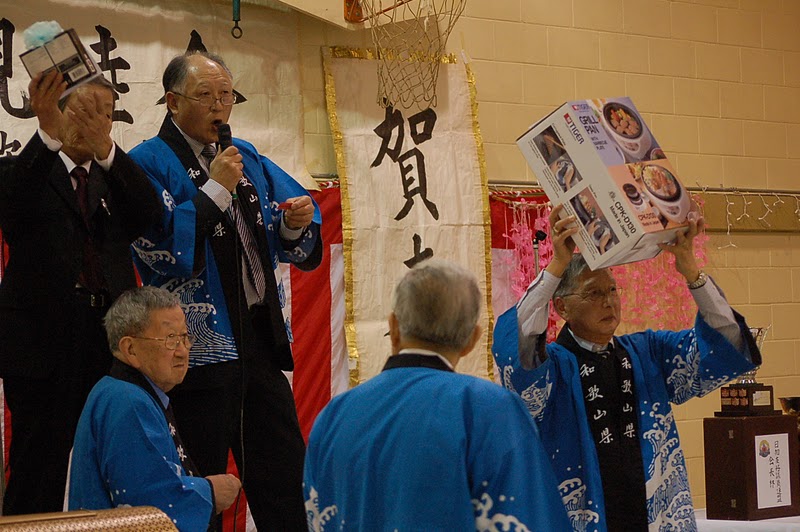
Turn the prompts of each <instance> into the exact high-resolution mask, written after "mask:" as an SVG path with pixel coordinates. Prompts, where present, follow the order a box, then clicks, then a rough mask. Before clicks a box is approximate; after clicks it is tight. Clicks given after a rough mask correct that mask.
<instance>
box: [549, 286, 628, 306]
mask: <svg viewBox="0 0 800 532" xmlns="http://www.w3.org/2000/svg"><path fill="white" fill-rule="evenodd" d="M621 292H622V288H619V287H616V286H612V287H611V288H609V289H608V290H600V289H599V288H596V289H594V290H589V291H588V292H573V293H571V294H564V296H563V297H567V296H578V297H580V298H581V299H583V300H584V301H588V302H589V303H600V302H601V301H605V300H606V298H608V299H611V300H613V299H617V298H619V296H620V293H621Z"/></svg>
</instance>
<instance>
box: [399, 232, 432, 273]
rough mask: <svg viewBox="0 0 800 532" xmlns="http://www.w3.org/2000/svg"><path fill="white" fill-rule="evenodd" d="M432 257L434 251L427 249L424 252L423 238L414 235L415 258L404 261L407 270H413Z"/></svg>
mask: <svg viewBox="0 0 800 532" xmlns="http://www.w3.org/2000/svg"><path fill="white" fill-rule="evenodd" d="M431 257H433V250H432V249H431V248H425V250H424V251H423V250H422V237H421V236H419V235H418V234H417V233H414V256H413V257H411V258H410V259H408V260H404V261H403V264H405V265H406V267H407V268H409V269H411V268H413V267H414V266H416V265H417V264H419V263H420V262H422V261H423V260H427V259H429V258H431Z"/></svg>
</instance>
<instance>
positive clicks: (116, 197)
mask: <svg viewBox="0 0 800 532" xmlns="http://www.w3.org/2000/svg"><path fill="white" fill-rule="evenodd" d="M88 187H89V191H88V194H89V210H90V213H91V218H92V225H93V229H92V230H93V237H94V239H95V242H96V245H97V247H98V252H99V255H100V262H101V265H102V269H103V275H104V277H105V281H106V285H107V287H108V290H109V292H110V295H111V298H112V300H113V299H114V298H116V297H117V296H118V295H119V294H120V293H121V292H122V291H124V290H126V289H128V288H131V287H134V286H135V285H136V277H135V274H134V269H133V263H132V260H131V251H130V243H131V242H133V241H134V240H135V239H136V238H138V237H139V236H140V235H141V234H142V233H143V232H144V231H145V230H146V229H147V228H148V227H150V226H151V225H152V224H155V223H157V222H158V221H159V219H160V216H161V202H160V201H159V200H158V197H157V195H156V193H155V190H154V189H153V187H152V186H151V185H150V181H149V180H148V178H147V176H146V175H145V174H144V172H142V170H141V169H140V168H139V167H138V166H137V165H136V164H135V163H134V162H133V161H132V160H131V159H130V157H128V155H127V154H126V153H125V152H123V151H122V149H120V148H119V146H117V148H116V154H115V156H114V163H113V165H112V166H111V169H110V170H109V171H108V172H105V171H103V169H102V168H101V167H100V166H99V165H98V164H97V163H95V162H93V163H92V165H91V169H90V172H89V185H88ZM0 229H2V231H3V237H4V238H5V239H6V241H7V243H8V246H9V262H8V267H7V268H6V270H5V273H4V277H3V280H2V283H0V377H6V376H12V375H13V376H26V377H44V376H46V375H47V374H49V373H50V372H51V371H52V370H53V369H54V367H55V363H56V361H58V360H60V359H62V357H65V356H69V355H70V353H72V352H73V351H74V350H75V349H76V347H78V346H73V345H64V344H65V343H67V344H69V343H71V342H65V341H64V338H63V335H65V334H66V331H63V330H62V328H61V327H62V323H63V322H65V321H67V320H65V319H64V316H65V313H68V312H70V308H72V307H71V303H72V301H73V294H74V291H75V286H76V283H77V281H78V275H79V274H80V270H81V267H82V260H83V250H84V242H85V240H86V238H87V237H88V236H89V229H88V228H87V227H86V224H85V223H84V221H83V218H82V217H81V213H80V209H79V207H78V200H77V194H76V193H75V190H74V189H73V187H72V183H71V180H70V177H69V175H68V174H67V170H66V167H65V166H64V163H63V161H62V160H61V158H60V157H59V155H58V152H54V151H51V150H49V149H48V148H47V146H45V144H44V142H43V141H42V140H41V138H40V137H39V135H38V134H34V136H33V138H31V140H30V141H29V142H28V144H27V145H26V146H25V148H24V149H23V150H22V152H21V153H20V154H19V156H18V157H6V158H2V159H0Z"/></svg>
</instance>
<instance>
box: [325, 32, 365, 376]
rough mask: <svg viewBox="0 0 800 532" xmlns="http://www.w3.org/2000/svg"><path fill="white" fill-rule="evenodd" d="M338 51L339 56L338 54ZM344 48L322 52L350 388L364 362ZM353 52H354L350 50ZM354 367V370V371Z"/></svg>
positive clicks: (332, 48) (328, 49)
mask: <svg viewBox="0 0 800 532" xmlns="http://www.w3.org/2000/svg"><path fill="white" fill-rule="evenodd" d="M336 50H339V52H336ZM342 50H345V48H342V47H331V48H323V49H322V67H323V70H324V73H325V103H326V104H327V108H328V122H329V123H330V126H331V135H332V136H333V149H334V152H335V153H336V171H337V172H338V173H339V188H340V189H341V198H342V199H341V203H342V255H343V258H344V335H345V341H346V342H347V351H348V356H349V360H350V365H351V368H350V387H351V388H352V387H354V386H357V385H359V384H360V383H361V360H360V358H359V356H358V345H357V344H356V318H355V309H354V297H355V295H354V294H353V290H354V286H355V285H354V282H353V213H352V211H351V209H350V183H349V182H348V179H347V161H346V159H345V151H344V139H343V137H342V129H341V126H340V125H339V115H338V114H337V113H336V83H335V82H334V79H333V73H332V72H331V66H330V61H331V59H332V58H340V57H354V56H349V55H338V54H340V53H341V51H342ZM351 50H352V49H351ZM353 366H354V367H353Z"/></svg>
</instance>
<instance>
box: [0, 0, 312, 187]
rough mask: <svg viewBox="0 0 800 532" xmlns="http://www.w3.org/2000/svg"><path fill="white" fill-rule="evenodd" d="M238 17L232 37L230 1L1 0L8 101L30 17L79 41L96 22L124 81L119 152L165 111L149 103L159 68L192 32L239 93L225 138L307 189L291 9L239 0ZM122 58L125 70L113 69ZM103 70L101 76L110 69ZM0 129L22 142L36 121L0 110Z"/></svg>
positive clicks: (19, 82)
mask: <svg viewBox="0 0 800 532" xmlns="http://www.w3.org/2000/svg"><path fill="white" fill-rule="evenodd" d="M243 17H244V20H243V22H242V24H241V26H242V27H243V28H244V35H243V37H242V38H241V39H239V40H236V39H234V38H233V37H232V36H231V34H230V29H231V27H232V22H231V5H230V3H223V4H214V3H212V2H210V1H208V0H191V1H189V0H174V1H170V2H160V3H155V2H133V1H127V0H122V1H110V0H81V1H78V0H73V1H71V2H70V1H68V0H55V1H53V0H21V1H16V2H5V3H4V5H3V8H2V11H0V18H2V19H4V20H5V23H4V31H3V33H2V34H0V40H2V41H3V45H4V47H3V48H2V50H3V52H5V51H7V50H8V48H7V46H8V44H9V42H11V44H12V45H13V46H12V52H11V54H6V53H4V54H3V57H2V60H3V65H4V73H5V76H6V77H7V80H8V100H9V102H8V103H9V105H10V106H11V107H13V108H16V109H19V108H22V107H23V101H22V92H27V86H28V82H29V81H30V78H29V77H28V74H27V72H26V71H25V68H24V67H23V66H22V62H21V61H20V60H19V54H21V53H22V52H24V51H25V49H24V42H23V38H22V33H23V31H24V30H25V29H26V28H28V26H30V25H31V24H33V23H34V22H37V21H40V20H55V21H57V22H59V24H61V26H62V27H63V28H65V29H67V28H74V29H75V30H76V32H77V33H78V35H79V36H80V37H81V40H82V41H83V43H84V45H85V46H87V48H88V47H89V46H90V45H96V44H98V43H99V42H100V41H101V39H100V36H99V33H100V31H102V30H100V29H98V28H97V27H98V26H101V27H103V28H105V29H106V30H108V31H109V32H110V34H111V37H112V38H113V39H115V40H116V45H117V46H116V49H114V50H111V51H110V54H109V58H110V59H111V60H112V61H113V63H112V64H114V65H117V66H115V72H114V75H115V77H116V82H117V83H119V84H127V85H128V87H129V91H128V92H127V93H121V94H120V99H119V101H118V102H117V107H116V109H117V110H118V111H122V110H124V111H126V112H127V113H128V114H129V115H130V116H131V117H132V118H133V124H127V123H124V122H121V121H116V122H115V123H114V128H113V133H112V135H113V137H114V139H115V140H116V141H117V142H118V143H119V144H120V146H122V148H123V149H125V150H129V149H131V148H133V147H134V146H135V145H136V144H138V143H139V142H141V141H142V140H144V139H146V138H150V137H152V136H154V135H155V134H156V133H157V132H158V128H159V126H160V124H161V121H162V119H163V118H164V115H165V112H166V109H165V106H164V105H155V103H156V102H157V101H158V100H159V98H161V97H162V96H163V90H162V88H161V74H162V72H163V71H164V67H165V66H166V65H167V63H168V62H169V60H170V59H171V58H172V57H174V56H175V55H178V54H181V53H183V52H185V51H186V49H187V47H188V46H189V43H190V40H191V38H192V32H193V31H196V32H197V34H198V35H199V38H201V39H202V43H203V44H204V45H205V47H206V48H207V49H208V50H209V51H210V52H214V53H218V54H220V55H221V56H222V57H223V59H225V61H226V63H227V64H228V66H229V67H230V69H231V70H232V71H233V74H234V88H235V89H236V90H237V91H238V92H239V93H240V94H242V95H244V97H245V98H247V101H246V102H245V103H241V104H237V105H235V106H234V110H233V115H232V116H231V120H230V122H231V128H232V129H233V134H234V136H238V137H241V138H244V139H246V140H249V141H250V142H252V143H253V144H255V146H256V147H257V148H258V149H259V150H260V151H261V152H262V153H264V154H265V155H268V156H269V157H270V158H272V159H273V160H275V162H277V163H278V164H279V165H280V166H281V167H283V168H284V169H285V170H286V171H287V172H289V173H290V174H291V175H293V176H294V177H295V178H296V179H298V181H300V182H301V183H303V184H304V185H305V186H307V187H311V188H313V187H315V185H314V183H313V180H311V178H310V176H309V175H308V172H307V170H306V168H305V161H304V148H303V116H302V108H303V104H302V91H301V85H300V60H299V46H298V17H299V15H297V14H296V13H295V12H293V11H292V12H282V11H276V10H273V9H268V8H262V7H257V6H252V5H247V6H246V9H245V10H243ZM9 24H11V25H13V27H14V29H15V31H14V34H13V39H9V36H10V31H9ZM90 53H91V54H93V57H94V58H95V60H96V61H98V62H100V61H101V56H100V54H98V53H97V52H93V51H90ZM9 61H10V67H11V69H12V72H10V73H9V71H8V68H9ZM123 62H127V63H128V64H129V68H122V67H120V66H119V64H120V63H123ZM9 74H10V75H9ZM104 74H105V76H106V78H107V79H109V80H111V78H112V76H111V74H112V73H111V72H110V71H106V72H104ZM1 79H2V78H0V80H1ZM0 130H2V131H3V132H5V133H6V134H7V140H6V144H11V142H12V141H13V140H18V141H19V143H20V144H22V145H24V144H25V143H26V142H27V141H28V139H29V138H30V136H31V135H32V134H33V132H34V131H35V130H36V120H35V119H34V118H28V119H19V118H15V117H14V116H12V114H9V112H8V111H7V110H5V109H0ZM9 152H11V150H10V149H8V148H7V149H5V150H2V151H0V156H2V155H7V154H9ZM11 153H16V152H11Z"/></svg>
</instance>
